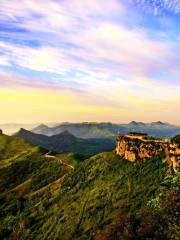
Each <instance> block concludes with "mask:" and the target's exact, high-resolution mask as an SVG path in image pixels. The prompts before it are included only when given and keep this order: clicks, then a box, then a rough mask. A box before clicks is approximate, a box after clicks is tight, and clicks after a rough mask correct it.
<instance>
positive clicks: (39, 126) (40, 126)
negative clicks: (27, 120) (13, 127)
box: [33, 123, 49, 131]
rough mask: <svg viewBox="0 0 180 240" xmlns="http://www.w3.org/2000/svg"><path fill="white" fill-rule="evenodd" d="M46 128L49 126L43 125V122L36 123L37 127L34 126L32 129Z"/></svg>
mask: <svg viewBox="0 0 180 240" xmlns="http://www.w3.org/2000/svg"><path fill="white" fill-rule="evenodd" d="M47 128H49V127H48V126H47V125H45V124H43V123H42V124H40V125H38V126H37V127H35V128H34V129H33V131H34V130H37V129H47Z"/></svg>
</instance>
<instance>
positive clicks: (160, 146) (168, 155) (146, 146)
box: [116, 133, 180, 172]
mask: <svg viewBox="0 0 180 240" xmlns="http://www.w3.org/2000/svg"><path fill="white" fill-rule="evenodd" d="M116 153H117V154H118V155H120V156H121V157H123V158H124V159H125V160H128V161H131V162H135V161H136V160H137V159H144V160H145V159H148V158H151V157H153V156H157V155H159V154H164V156H165V159H166V163H167V171H168V172H170V171H171V168H172V167H173V170H174V171H175V172H178V171H180V144H179V143H175V142H171V141H170V140H166V141H165V140H162V139H155V138H152V137H149V136H148V135H147V134H141V133H140V134H138V133H134V134H133V133H130V134H128V135H119V136H118V137H117V140H116Z"/></svg>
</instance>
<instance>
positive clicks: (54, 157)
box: [44, 152, 74, 170]
mask: <svg viewBox="0 0 180 240" xmlns="http://www.w3.org/2000/svg"><path fill="white" fill-rule="evenodd" d="M44 156H45V158H51V159H54V160H56V161H57V162H58V163H60V164H61V165H64V166H66V167H69V168H71V169H73V170H74V167H73V166H72V165H70V164H67V163H65V162H63V161H62V160H61V159H60V158H58V157H56V156H53V155H50V152H48V153H46V154H45V155H44Z"/></svg>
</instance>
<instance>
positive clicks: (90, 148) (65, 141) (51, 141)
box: [15, 128, 115, 154]
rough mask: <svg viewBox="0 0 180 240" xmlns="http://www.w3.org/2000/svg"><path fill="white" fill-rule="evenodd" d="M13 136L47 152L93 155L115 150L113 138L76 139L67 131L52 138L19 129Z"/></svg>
mask: <svg viewBox="0 0 180 240" xmlns="http://www.w3.org/2000/svg"><path fill="white" fill-rule="evenodd" d="M15 136H17V137H20V138H21V139H24V140H25V141H27V142H28V143H30V144H33V145H34V146H41V147H44V148H46V149H48V150H51V151H54V152H57V153H62V152H78V153H82V154H94V153H98V152H102V151H111V150H113V149H114V148H115V139H114V138H91V139H82V138H77V137H75V136H74V135H73V134H71V133H70V132H68V131H67V130H65V131H63V132H61V133H59V134H57V135H53V136H46V135H43V134H37V133H33V132H30V131H28V130H26V129H23V128H21V129H20V130H19V131H18V132H17V133H16V134H15Z"/></svg>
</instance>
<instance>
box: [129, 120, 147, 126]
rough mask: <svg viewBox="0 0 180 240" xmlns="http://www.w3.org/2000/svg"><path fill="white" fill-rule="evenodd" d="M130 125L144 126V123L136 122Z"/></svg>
mask: <svg viewBox="0 0 180 240" xmlns="http://www.w3.org/2000/svg"><path fill="white" fill-rule="evenodd" d="M129 124H131V125H140V124H141V125H144V123H143V122H136V121H131V122H130V123H129Z"/></svg>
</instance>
